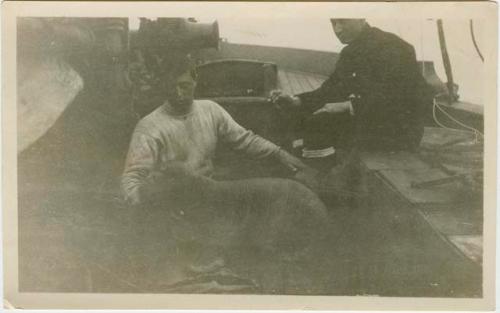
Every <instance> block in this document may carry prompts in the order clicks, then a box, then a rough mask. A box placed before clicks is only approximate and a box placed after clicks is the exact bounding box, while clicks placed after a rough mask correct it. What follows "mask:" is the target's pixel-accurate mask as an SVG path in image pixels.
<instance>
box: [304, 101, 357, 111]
mask: <svg viewBox="0 0 500 313" xmlns="http://www.w3.org/2000/svg"><path fill="white" fill-rule="evenodd" d="M348 111H351V113H352V104H351V101H343V102H333V103H327V104H325V105H324V106H323V107H322V108H321V109H319V110H316V111H315V112H314V113H313V114H319V113H333V114H335V113H343V112H348Z"/></svg>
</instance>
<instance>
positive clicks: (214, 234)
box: [147, 163, 328, 255]
mask: <svg viewBox="0 0 500 313" xmlns="http://www.w3.org/2000/svg"><path fill="white" fill-rule="evenodd" d="M147 185H148V187H147V189H148V194H149V198H150V199H151V205H152V206H154V207H155V208H157V209H159V210H162V211H166V212H169V215H170V218H171V223H169V224H170V225H169V227H171V230H172V235H173V236H174V237H175V238H176V239H177V240H195V241H199V242H203V243H204V244H216V245H222V246H227V245H235V244H236V245H242V244H243V245H247V244H248V245H251V246H254V247H258V248H262V249H265V250H267V251H272V252H277V253H280V254H281V253H285V254H288V255H290V254H293V255H296V254H298V253H299V254H300V253H301V251H304V250H305V248H306V247H308V246H310V245H311V244H312V243H314V242H315V241H316V240H319V239H321V237H322V236H323V235H324V234H325V232H326V223H327V219H328V216H327V211H326V208H325V205H324V204H323V202H322V201H321V200H320V199H319V198H318V196H317V195H316V194H315V193H314V192H312V191H311V190H310V189H308V188H307V187H305V186H304V185H302V184H300V183H298V182H296V181H293V180H290V179H281V178H254V179H244V180H232V181H216V180H213V179H211V178H208V177H205V176H201V175H197V174H194V173H193V172H192V171H190V170H189V169H188V168H187V167H186V166H184V165H181V164H177V163H175V164H172V165H169V166H168V167H167V168H165V169H163V170H161V171H159V172H156V173H154V174H152V175H150V178H149V181H148V184H147Z"/></svg>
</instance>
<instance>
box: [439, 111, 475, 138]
mask: <svg viewBox="0 0 500 313" xmlns="http://www.w3.org/2000/svg"><path fill="white" fill-rule="evenodd" d="M436 106H437V108H438V109H439V111H441V112H442V113H443V114H444V115H446V116H447V117H448V118H449V119H450V120H452V121H453V122H455V123H457V124H458V125H460V126H462V127H464V128H467V129H469V130H470V131H473V132H475V133H477V134H479V135H481V136H483V137H484V135H483V133H482V132H480V131H479V130H477V129H476V128H474V127H472V126H469V125H467V124H464V123H462V122H460V121H459V120H457V119H456V118H454V117H453V116H452V115H451V114H449V113H448V112H446V111H445V110H444V109H443V108H442V107H441V106H440V105H439V104H437V105H436Z"/></svg>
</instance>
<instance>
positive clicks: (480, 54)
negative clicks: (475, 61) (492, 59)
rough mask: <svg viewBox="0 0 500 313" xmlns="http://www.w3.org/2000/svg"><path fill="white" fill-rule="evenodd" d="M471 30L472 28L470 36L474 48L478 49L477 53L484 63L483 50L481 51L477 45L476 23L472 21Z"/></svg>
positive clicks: (470, 23)
mask: <svg viewBox="0 0 500 313" xmlns="http://www.w3.org/2000/svg"><path fill="white" fill-rule="evenodd" d="M469 26H470V27H469V28H470V35H471V37H472V43H474V48H476V52H477V54H478V55H479V57H480V58H481V61H483V62H484V57H483V54H482V53H481V50H479V46H478V45H477V42H476V36H475V35H474V22H473V21H472V20H470V21H469Z"/></svg>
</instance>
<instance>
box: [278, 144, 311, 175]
mask: <svg viewBox="0 0 500 313" xmlns="http://www.w3.org/2000/svg"><path fill="white" fill-rule="evenodd" d="M277 157H278V160H279V161H280V162H281V164H283V165H284V166H286V167H287V168H288V169H290V171H292V172H293V173H297V172H298V171H299V170H302V169H305V168H309V167H308V166H307V165H305V164H304V162H302V161H301V160H300V159H299V158H296V157H294V156H293V155H291V154H290V153H288V152H286V151H285V150H283V149H280V150H279V151H278V154H277Z"/></svg>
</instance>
